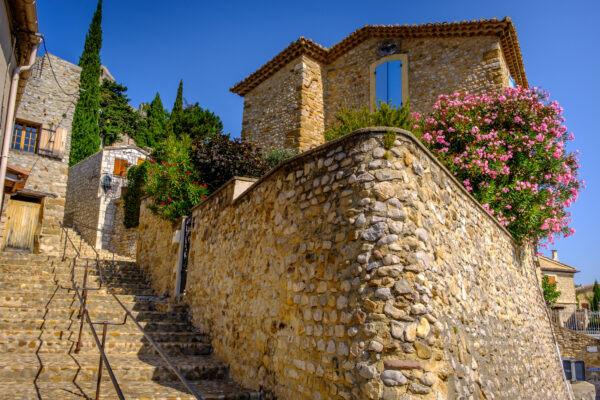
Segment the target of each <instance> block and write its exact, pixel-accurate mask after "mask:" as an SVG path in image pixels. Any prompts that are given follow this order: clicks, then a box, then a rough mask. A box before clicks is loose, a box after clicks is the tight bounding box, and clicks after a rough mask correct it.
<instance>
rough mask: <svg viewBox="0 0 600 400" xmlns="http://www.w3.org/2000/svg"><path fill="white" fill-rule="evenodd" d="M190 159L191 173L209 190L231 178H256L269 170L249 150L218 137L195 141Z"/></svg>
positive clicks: (226, 136) (221, 136)
mask: <svg viewBox="0 0 600 400" xmlns="http://www.w3.org/2000/svg"><path fill="white" fill-rule="evenodd" d="M191 159H192V162H193V163H194V170H195V171H196V172H197V173H198V174H199V176H200V177H202V181H203V182H206V183H207V184H208V185H209V187H210V189H211V190H216V189H218V188H219V187H221V186H222V185H223V184H224V183H226V182H227V181H228V180H230V179H231V178H233V177H234V176H246V177H253V178H260V177H261V176H263V175H264V174H265V173H266V172H267V171H268V170H269V169H270V168H269V166H268V165H267V163H266V162H265V161H264V160H263V158H262V157H261V155H260V153H258V151H256V150H255V149H253V148H252V146H250V145H249V144H248V143H244V142H242V141H241V140H239V139H231V138H230V137H229V135H224V134H222V133H216V134H215V135H212V136H209V137H205V138H196V139H195V140H194V147H193V151H192V154H191Z"/></svg>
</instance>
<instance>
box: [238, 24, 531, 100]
mask: <svg viewBox="0 0 600 400" xmlns="http://www.w3.org/2000/svg"><path fill="white" fill-rule="evenodd" d="M471 36H498V37H499V38H500V44H501V46H502V51H503V53H504V57H505V59H506V63H507V64H508V68H509V70H510V73H511V76H512V77H513V78H514V79H515V81H516V83H517V84H519V85H521V86H524V87H528V85H529V84H528V82H527V76H526V75H525V67H524V65H523V58H522V56H521V49H520V47H519V41H518V39H517V31H516V29H515V27H514V25H513V23H512V22H511V19H510V17H505V18H504V19H502V20H498V19H497V18H491V19H489V20H487V19H481V20H472V21H470V22H467V21H461V22H456V21H455V22H450V23H448V22H442V23H440V22H436V23H427V24H421V25H410V26H409V25H402V26H400V25H394V26H392V25H387V26H386V25H365V26H364V27H362V28H360V29H357V30H356V31H354V32H352V33H351V34H350V35H348V36H347V37H346V38H345V39H343V40H342V41H341V42H339V43H337V44H335V45H334V46H332V47H331V48H329V49H327V48H325V47H323V46H321V45H320V44H318V43H315V42H313V41H312V40H310V39H307V38H304V37H300V38H299V39H298V40H296V41H295V42H292V43H290V45H289V46H288V47H286V48H285V49H284V50H283V51H281V52H280V53H279V54H277V55H276V56H275V57H273V58H272V59H271V60H270V61H269V62H267V63H266V64H265V65H263V66H262V67H260V68H259V69H258V70H256V71H255V72H254V73H252V74H251V75H249V76H247V77H246V78H245V79H244V80H242V81H241V82H238V83H237V84H235V85H234V86H233V87H232V88H231V89H230V90H231V91H232V92H233V93H237V94H239V95H240V96H244V95H246V93H248V92H249V91H251V90H252V89H254V88H255V87H256V86H258V85H259V84H260V83H262V82H263V81H264V80H266V79H267V78H269V77H270V76H272V75H273V74H275V73H276V72H277V71H279V70H280V69H282V68H283V67H284V66H285V65H286V64H288V63H289V62H290V61H292V60H293V59H294V58H296V57H298V56H300V55H302V54H305V55H308V56H310V57H311V58H313V59H314V60H316V61H319V62H321V63H323V64H329V63H331V62H333V61H335V60H336V59H337V58H338V57H340V56H341V55H343V54H345V53H347V52H348V51H350V50H351V49H353V48H354V47H356V46H358V45H359V44H360V43H362V42H364V41H365V40H367V39H371V38H397V37H401V38H406V39H409V38H448V37H471Z"/></svg>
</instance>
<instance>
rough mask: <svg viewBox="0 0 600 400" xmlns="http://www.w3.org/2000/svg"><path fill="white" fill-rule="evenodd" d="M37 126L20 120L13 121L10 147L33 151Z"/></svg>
mask: <svg viewBox="0 0 600 400" xmlns="http://www.w3.org/2000/svg"><path fill="white" fill-rule="evenodd" d="M39 128H40V127H39V125H33V124H29V123H25V122H20V121H17V122H15V129H14V131H13V137H12V142H11V145H10V148H11V149H13V150H21V151H26V152H29V153H35V150H36V146H37V139H38V131H39Z"/></svg>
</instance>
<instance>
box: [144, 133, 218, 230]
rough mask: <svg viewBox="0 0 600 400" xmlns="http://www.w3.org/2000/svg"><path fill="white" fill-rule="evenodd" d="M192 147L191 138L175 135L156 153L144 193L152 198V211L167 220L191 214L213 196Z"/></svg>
mask: <svg viewBox="0 0 600 400" xmlns="http://www.w3.org/2000/svg"><path fill="white" fill-rule="evenodd" d="M191 146H192V141H191V139H190V138H189V137H188V136H185V135H182V136H180V137H175V136H174V135H171V136H169V137H168V138H167V139H166V140H165V141H164V142H161V143H159V144H158V145H157V147H156V149H155V150H154V152H152V157H153V158H151V159H150V160H149V163H150V165H149V166H148V167H147V170H148V176H147V178H146V182H145V187H144V192H145V193H146V194H148V195H150V197H151V198H152V202H151V203H150V210H151V211H152V212H154V213H155V214H156V215H158V216H160V217H161V218H163V219H166V220H169V221H176V220H177V218H179V217H181V216H183V215H190V212H191V209H192V207H194V206H195V205H196V204H198V203H200V202H202V201H203V200H204V199H205V198H206V197H207V196H208V194H209V190H208V188H207V186H206V184H205V183H203V182H202V178H201V176H200V175H199V174H198V171H197V170H196V169H195V168H194V166H193V164H192V161H191V159H190V149H191Z"/></svg>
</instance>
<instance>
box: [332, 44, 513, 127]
mask: <svg viewBox="0 0 600 400" xmlns="http://www.w3.org/2000/svg"><path fill="white" fill-rule="evenodd" d="M390 44H391V45H396V48H397V49H398V53H399V54H406V55H407V56H408V65H407V66H403V68H408V82H402V84H403V85H405V84H407V85H408V93H409V98H410V108H411V111H416V112H419V113H428V112H430V111H431V110H432V108H433V104H434V103H435V101H436V100H437V98H438V96H439V95H441V94H450V93H453V92H455V91H465V90H466V91H469V92H473V93H481V92H485V91H489V90H492V89H496V88H500V87H507V86H508V83H509V82H508V69H507V68H506V65H505V63H504V60H503V56H502V52H501V51H500V41H499V39H498V38H497V37H494V36H489V37H485V36H483V37H481V36H479V37H471V38H466V37H463V38H443V39H442V38H439V39H397V40H390V39H384V40H380V39H371V40H368V41H365V42H363V43H361V44H360V45H359V46H357V47H356V48H354V49H353V50H352V51H350V52H348V53H346V54H344V55H342V56H341V57H339V58H338V59H337V60H335V61H334V62H333V63H331V64H330V65H327V66H326V71H327V72H326V76H327V78H326V80H325V82H326V83H325V93H324V98H325V128H326V129H327V128H328V127H329V126H331V124H334V123H335V115H336V114H337V112H338V111H339V109H340V107H343V106H348V107H351V108H359V107H369V106H370V104H369V103H370V98H369V96H370V90H369V89H370V82H371V77H370V69H369V67H370V65H371V64H372V63H374V62H375V61H377V59H379V58H381V57H382V55H381V54H380V51H379V49H380V48H382V47H384V46H386V45H390Z"/></svg>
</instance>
